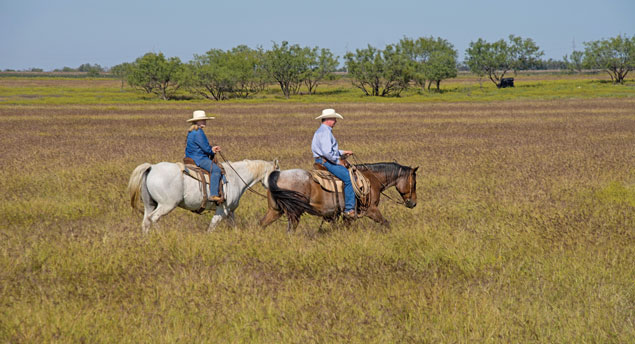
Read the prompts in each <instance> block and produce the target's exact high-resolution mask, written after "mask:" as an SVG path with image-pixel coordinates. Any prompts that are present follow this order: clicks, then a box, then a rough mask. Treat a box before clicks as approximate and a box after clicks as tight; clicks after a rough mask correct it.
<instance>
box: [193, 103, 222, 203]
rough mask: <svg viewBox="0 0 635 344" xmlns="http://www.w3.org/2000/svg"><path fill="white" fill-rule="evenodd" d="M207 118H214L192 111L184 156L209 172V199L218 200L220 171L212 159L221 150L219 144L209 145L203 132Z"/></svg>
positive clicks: (203, 112) (202, 112) (198, 111)
mask: <svg viewBox="0 0 635 344" xmlns="http://www.w3.org/2000/svg"><path fill="white" fill-rule="evenodd" d="M208 119H214V117H209V116H207V115H205V111H203V110H196V111H194V113H193V115H192V118H190V119H188V120H187V121H188V122H193V123H192V126H191V127H190V129H189V132H188V133H187V144H186V146H185V157H187V158H191V159H192V160H194V162H195V163H196V166H198V167H200V168H203V169H205V170H206V171H209V172H210V180H209V195H210V196H209V200H210V201H212V202H220V201H221V200H222V199H221V198H220V197H219V195H218V185H219V183H220V178H221V171H220V168H219V167H218V165H216V164H215V163H214V162H213V161H212V159H214V155H216V153H218V152H220V151H221V148H220V147H219V146H213V147H212V146H210V144H209V141H208V140H207V136H205V133H204V132H203V128H205V126H206V124H207V120H208Z"/></svg>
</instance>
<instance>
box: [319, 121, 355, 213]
mask: <svg viewBox="0 0 635 344" xmlns="http://www.w3.org/2000/svg"><path fill="white" fill-rule="evenodd" d="M338 118H339V119H344V117H342V115H340V114H338V113H337V112H335V110H334V109H324V110H322V114H321V115H320V116H318V117H316V118H315V119H319V120H322V124H321V125H320V127H319V128H318V129H317V130H316V131H315V134H313V141H312V142H311V151H312V152H313V158H315V162H316V163H318V164H321V165H322V166H324V167H325V168H326V169H327V170H328V171H329V172H331V173H332V174H333V175H334V176H336V177H337V178H339V179H341V180H342V182H344V202H345V206H344V216H346V217H349V218H352V217H355V191H354V190H353V184H352V182H351V177H350V174H349V172H348V169H347V168H346V167H347V164H348V162H346V160H345V159H346V157H347V156H349V155H352V154H353V152H352V151H347V150H339V147H338V144H337V140H336V139H335V136H333V132H332V131H333V127H334V126H335V124H336V123H337V119H338Z"/></svg>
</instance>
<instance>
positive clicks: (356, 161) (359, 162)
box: [351, 155, 405, 204]
mask: <svg viewBox="0 0 635 344" xmlns="http://www.w3.org/2000/svg"><path fill="white" fill-rule="evenodd" d="M351 156H352V157H353V160H355V164H358V165H362V166H364V167H365V168H366V169H367V170H369V171H370V168H368V164H366V163H363V162H361V161H359V159H357V157H355V155H351ZM370 175H371V176H372V177H373V178H374V179H375V180H376V181H377V182H379V184H381V186H382V188H383V189H384V190H386V189H388V187H387V186H386V184H384V183H382V182H381V181H380V180H379V179H377V177H375V175H374V174H373V173H370ZM381 195H382V196H385V197H386V198H388V199H389V200H391V201H393V202H395V203H397V204H405V202H403V201H396V200H394V199H393V198H392V197H390V196H388V195H386V194H385V193H384V191H382V192H381Z"/></svg>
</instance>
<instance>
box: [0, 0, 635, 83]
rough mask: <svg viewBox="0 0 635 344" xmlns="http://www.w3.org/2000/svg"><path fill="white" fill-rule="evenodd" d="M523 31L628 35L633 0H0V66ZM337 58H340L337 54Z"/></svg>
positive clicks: (338, 50)
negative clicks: (152, 53) (277, 44)
mask: <svg viewBox="0 0 635 344" xmlns="http://www.w3.org/2000/svg"><path fill="white" fill-rule="evenodd" d="M510 34H513V35H516V36H520V37H522V38H531V39H533V40H534V41H535V42H536V44H537V45H538V46H539V47H540V48H541V50H542V51H543V52H544V54H545V55H544V56H543V58H546V59H548V58H553V59H557V60H560V59H562V57H563V56H564V55H565V54H570V53H571V51H573V49H574V47H575V49H576V50H583V49H584V44H583V42H588V41H592V40H599V39H605V38H610V37H615V36H617V35H619V34H622V35H627V36H629V37H630V36H633V35H634V34H635V0H602V1H600V0H593V1H592V0H577V1H570V0H567V1H559V0H524V1H516V0H507V1H504V0H473V1H469V0H437V1H428V0H420V1H416V0H386V1H377V0H364V1H354V0H349V1H346V0H339V1H335V0H319V1H304V0H295V1H292V0H261V1H252V0H238V1H232V0H225V1H212V0H208V1H203V0H196V1H195V0H181V1H175V0H172V1H166V0H153V1H146V0H144V1H142V0H102V1H93V0H54V1H52V0H0V70H5V69H14V70H25V69H31V68H42V69H44V70H45V71H49V70H53V69H56V68H59V69H61V68H63V67H65V66H67V67H71V68H77V67H79V65H81V64H84V63H90V64H99V65H101V66H103V67H112V66H114V65H117V64H120V63H123V62H132V61H134V60H135V59H136V58H138V57H140V56H142V55H143V54H145V53H147V52H155V53H159V52H162V53H163V54H164V55H165V56H166V57H173V56H176V57H179V58H180V59H181V60H182V61H183V62H187V61H189V60H191V59H192V58H193V56H194V54H204V53H205V52H207V51H208V50H210V49H213V48H214V49H223V50H227V49H231V48H233V47H235V46H237V45H241V44H244V45H247V46H249V47H251V48H257V47H263V48H265V49H269V48H271V46H272V42H277V43H280V42H282V41H288V42H289V43H291V44H299V45H300V46H310V47H314V46H318V47H320V48H329V49H330V50H331V51H332V52H333V53H334V54H335V55H337V56H340V57H341V56H343V55H344V54H345V53H346V52H348V51H353V52H354V51H355V49H360V48H365V47H367V46H368V45H369V44H370V45H372V46H374V47H377V48H383V47H385V46H386V45H387V44H392V43H397V42H399V40H400V39H401V38H403V37H409V38H415V39H416V38H418V37H430V36H433V37H441V38H444V39H446V40H448V41H449V42H450V43H452V44H453V45H454V47H455V48H456V49H457V51H458V52H459V60H460V61H462V60H463V58H464V53H465V49H467V47H468V46H469V44H470V42H473V41H476V40H478V39H479V38H482V39H484V40H486V41H488V42H493V41H497V40H499V39H507V37H508V36H509V35H510ZM342 60H343V59H340V61H342Z"/></svg>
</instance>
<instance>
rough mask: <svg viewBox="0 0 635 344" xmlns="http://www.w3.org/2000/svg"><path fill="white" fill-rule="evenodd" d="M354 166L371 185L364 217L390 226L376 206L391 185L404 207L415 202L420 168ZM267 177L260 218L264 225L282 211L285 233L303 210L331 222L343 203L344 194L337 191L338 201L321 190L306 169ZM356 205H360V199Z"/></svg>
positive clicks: (379, 165) (394, 164) (298, 219)
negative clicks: (264, 211)
mask: <svg viewBox="0 0 635 344" xmlns="http://www.w3.org/2000/svg"><path fill="white" fill-rule="evenodd" d="M355 167H356V168H357V169H358V170H359V171H360V172H362V174H363V175H364V176H365V177H366V178H367V179H368V181H369V183H370V187H371V190H370V199H369V202H368V205H367V206H368V208H367V209H365V210H362V212H361V213H362V214H363V215H364V216H366V217H369V218H371V219H373V220H374V221H375V222H378V223H381V224H382V225H384V226H386V227H389V222H388V220H386V219H385V218H384V217H383V215H382V214H381V212H380V211H379V208H377V206H378V205H379V200H380V196H381V193H382V192H383V191H384V190H386V189H388V188H390V187H392V186H394V187H395V188H396V189H397V191H398V192H399V194H400V195H401V198H402V199H403V204H404V205H405V206H406V207H408V208H414V207H415V206H416V205H417V194H416V189H417V169H418V168H419V167H415V168H412V167H408V166H402V165H399V164H398V163H391V162H388V163H374V164H357V165H355ZM268 179H269V180H268V185H269V187H268V191H267V198H268V209H267V213H266V214H265V216H264V217H263V218H262V219H261V220H260V225H261V226H262V227H263V228H264V227H266V226H268V225H269V224H271V223H272V222H274V221H276V220H277V219H278V218H280V216H282V214H285V215H286V216H287V218H288V219H289V223H288V227H287V232H291V231H293V230H295V229H296V227H297V226H298V223H299V221H300V216H302V214H303V213H305V212H306V213H309V214H311V215H315V216H321V217H322V218H323V219H324V220H325V221H328V222H332V221H335V220H336V219H337V217H338V216H339V214H340V212H341V211H342V210H341V209H338V205H343V204H344V194H343V193H342V192H340V193H338V196H339V200H336V199H335V193H331V192H327V191H325V190H323V189H322V187H321V186H320V184H319V183H317V182H315V181H314V180H313V179H312V177H311V173H310V172H309V171H306V170H302V169H292V170H283V171H275V172H272V173H271V174H270V175H269V177H268ZM357 207H358V209H359V207H360V204H359V200H358V205H357Z"/></svg>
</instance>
